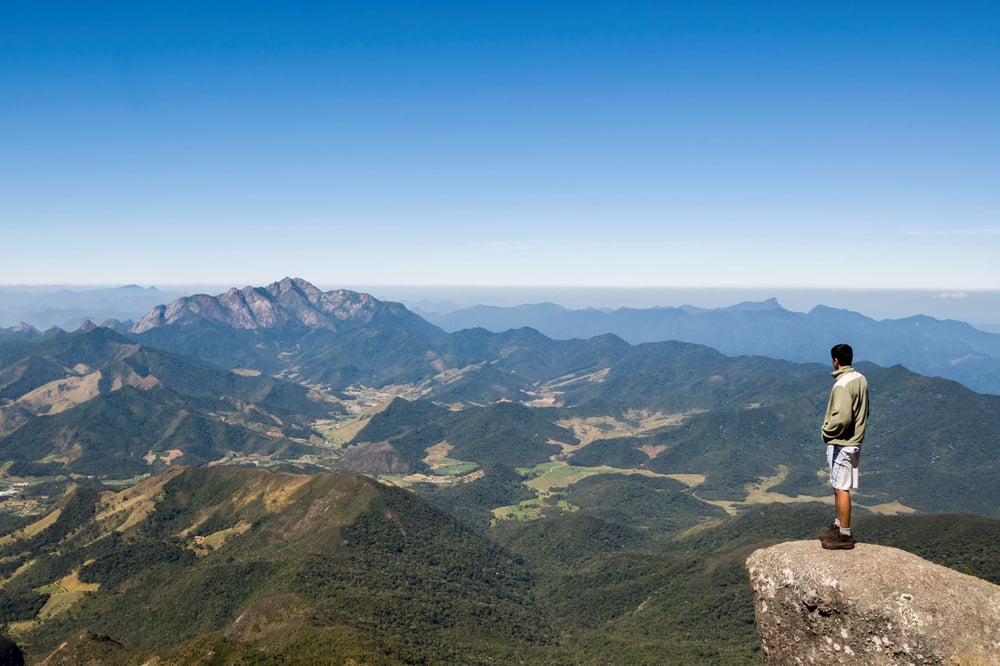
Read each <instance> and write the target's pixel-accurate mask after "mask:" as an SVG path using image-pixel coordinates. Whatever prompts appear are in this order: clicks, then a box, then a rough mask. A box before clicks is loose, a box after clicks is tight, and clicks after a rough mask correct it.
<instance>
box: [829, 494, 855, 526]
mask: <svg viewBox="0 0 1000 666" xmlns="http://www.w3.org/2000/svg"><path fill="white" fill-rule="evenodd" d="M833 503H834V505H835V506H836V508H837V521H838V522H839V523H840V528H841V529H843V530H850V529H851V491H850V490H837V489H836V488H834V490H833Z"/></svg>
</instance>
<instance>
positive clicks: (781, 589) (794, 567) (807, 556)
mask: <svg viewBox="0 0 1000 666" xmlns="http://www.w3.org/2000/svg"><path fill="white" fill-rule="evenodd" d="M746 564H747V571H748V573H749V575H750V585H751V587H752V588H753V596H754V611H755V615H756V618H757V629H758V631H759V632H760V638H761V642H762V644H763V649H764V655H765V661H766V663H768V664H844V663H856V664H874V665H883V664H956V665H959V664H961V665H968V666H981V665H984V664H1000V586H997V585H993V584H992V583H989V582H987V581H984V580H981V579H979V578H975V577H973V576H968V575H965V574H962V573H959V572H957V571H954V570H952V569H948V568H946V567H942V566H940V565H937V564H933V563H931V562H928V561H926V560H924V559H921V558H919V557H917V556H916V555H913V554H912V553H908V552H906V551H903V550H899V549H896V548H888V547H885V546H876V545H872V544H864V543H859V544H858V545H857V547H855V548H854V549H853V550H842V551H829V550H823V549H822V547H821V546H820V543H819V541H818V540H816V541H792V542H788V543H783V544H779V545H777V546H772V547H770V548H764V549H761V550H758V551H755V552H754V553H752V554H751V555H750V557H749V558H747V563H746Z"/></svg>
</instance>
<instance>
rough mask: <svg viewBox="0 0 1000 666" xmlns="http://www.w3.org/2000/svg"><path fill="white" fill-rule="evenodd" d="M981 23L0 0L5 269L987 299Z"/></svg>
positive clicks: (991, 167) (989, 8)
mask: <svg viewBox="0 0 1000 666" xmlns="http://www.w3.org/2000/svg"><path fill="white" fill-rule="evenodd" d="M997 34H1000V6H998V5H996V4H995V3H988V2H971V3H962V4H961V5H945V4H941V3H930V2H914V3H907V4H906V5H905V6H903V5H896V4H891V3H882V2H876V3H867V4H865V5H863V6H861V5H844V4H836V5H816V4H810V5H802V4H801V3H799V4H795V3H770V4H767V5H760V4H747V3H735V2H710V3H680V2H662V3H625V4H622V3H612V2H596V3H586V4H585V5H580V4H579V3H570V2H553V3H546V4H545V5H544V6H537V3H518V2H513V3H511V2H505V3H490V2H486V3H475V4H472V5H470V4H468V3H455V2H433V1H432V2H429V3H421V4H420V5H419V6H413V5H412V4H411V3H400V2H373V3H366V4H364V5H346V4H345V3H337V2H334V3H318V2H317V3H313V2H303V3H296V4H295V5H294V6H277V5H270V4H268V3H249V4H247V3H231V2H219V3H211V4H209V5H205V4H203V3H171V4H169V5H136V4H134V3H125V2H108V3H101V4H100V5H98V6H92V5H80V4H78V3H62V2H56V3H44V4H41V5H39V4H37V3H26V4H25V3H22V4H20V5H17V6H12V7H8V8H7V10H6V12H5V20H4V22H3V24H2V25H0V89H3V90H4V97H5V102H4V104H3V105H2V106H0V140H2V142H3V145H4V157H5V159H4V160H3V161H2V163H0V176H2V177H0V219H2V220H3V221H4V223H3V227H4V230H3V234H2V237H0V283H7V284H50V285H52V284H83V285H93V284H118V285H121V284H145V285H151V284H162V285H171V284H173V285H181V284H203V285H212V284H220V285H222V284H225V285H233V286H236V285H240V286H242V285H264V284H268V283H270V282H273V281H274V280H275V279H280V277H281V276H286V275H288V276H302V277H304V278H305V279H308V280H309V281H311V282H313V283H314V284H318V285H320V284H321V285H350V284H355V285H357V284H367V285H378V284H383V285H392V284H397V285H412V286H415V287H434V286H440V285H452V286H455V287H475V288H486V287H495V288H501V287H507V288H526V287H529V286H532V285H539V284H542V285H550V288H569V287H573V288H585V287H586V285H600V286H601V288H662V289H686V288H720V289H740V288H746V289H791V288H833V289H913V290H940V291H942V292H956V291H982V290H987V291H988V290H995V289H1000V270H997V268H996V257H997V256H1000V188H998V187H997V186H996V184H997V182H996V180H997V179H996V177H997V174H998V173H1000V131H998V129H1000V86H998V85H997V81H998V80H1000V43H998V42H997V40H996V35H997ZM739 285H747V286H746V287H741V286H739ZM754 285H772V286H771V287H758V286H754Z"/></svg>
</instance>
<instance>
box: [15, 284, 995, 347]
mask: <svg viewBox="0 0 1000 666" xmlns="http://www.w3.org/2000/svg"><path fill="white" fill-rule="evenodd" d="M281 277H283V276H275V277H274V279H273V280H270V281H267V282H264V283H260V284H252V285H250V286H254V287H263V286H265V285H266V284H268V283H269V282H272V281H275V280H278V279H280V278H281ZM301 277H304V278H306V279H307V280H308V279H309V276H307V275H305V276H301ZM245 286H247V285H246V284H240V283H233V284H228V285H221V284H216V285H209V284H189V285H183V284H171V285H158V286H157V287H149V288H144V289H142V288H139V287H135V286H129V287H96V286H81V285H77V286H71V285H46V286H25V285H16V286H11V285H6V286H5V285H0V326H13V325H15V324H19V323H21V322H25V323H28V324H31V325H32V326H35V327H36V328H39V329H42V330H44V329H46V328H48V327H50V326H59V327H60V328H63V329H66V330H72V329H75V328H76V327H78V326H79V325H80V323H82V321H84V320H85V319H91V320H92V321H94V322H95V323H101V322H102V321H104V320H106V319H120V320H126V319H138V318H139V317H141V316H142V315H144V314H146V313H147V312H148V311H149V310H150V309H151V308H152V307H154V306H156V305H161V304H165V303H168V302H171V301H173V300H175V299H176V298H178V297H180V296H189V295H192V294H196V293H204V294H210V295H217V294H221V293H224V292H225V291H227V290H229V289H230V288H233V287H236V288H242V287H245ZM316 286H318V287H319V288H321V289H323V290H324V291H329V290H334V289H350V290H353V291H359V292H364V293H368V294H371V295H372V296H374V297H375V298H377V299H379V300H382V301H397V302H400V303H403V304H404V305H406V306H407V307H408V308H410V309H411V310H414V311H416V312H417V313H418V314H419V313H420V312H434V313H440V314H447V313H450V312H452V311H454V310H458V309H462V308H466V307H470V306H473V305H493V306H500V307H511V306H516V305H526V304H535V303H546V302H550V303H556V304H558V305H561V306H563V307H565V308H568V309H584V308H598V309H603V310H615V309H618V308H623V307H628V308H652V307H679V306H682V305H691V306H695V307H699V308H723V307H728V306H730V305H735V304H737V303H741V302H745V301H764V300H767V299H769V298H777V299H778V302H779V303H780V304H781V305H782V307H784V308H785V309H786V310H792V311H795V312H808V311H809V310H811V309H812V308H814V307H816V306H817V305H826V306H829V307H832V308H839V309H844V310H851V311H853V312H857V313H860V314H863V315H865V316H867V317H871V318H872V319H902V318H904V317H910V316H913V315H918V314H922V315H927V316H929V317H933V318H935V319H955V320H958V321H964V322H967V323H969V324H971V325H973V326H975V327H976V328H979V329H981V330H984V331H990V332H994V333H1000V291H941V290H935V291H931V290H918V289H911V290H893V289H789V288H780V287H775V288H765V287H757V288H750V287H747V288H743V289H737V288H708V287H674V288H669V287H648V288H629V287H545V286H536V287H468V286H464V287H460V286H403V285H373V284H367V285H366V284H324V283H319V282H317V283H316Z"/></svg>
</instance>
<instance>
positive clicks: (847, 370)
mask: <svg viewBox="0 0 1000 666" xmlns="http://www.w3.org/2000/svg"><path fill="white" fill-rule="evenodd" d="M832 374H833V376H834V378H835V379H836V380H837V381H836V382H835V383H834V385H833V388H832V389H831V390H830V402H829V403H828V404H827V407H826V418H825V419H824V420H823V428H822V433H823V441H824V442H826V443H827V444H834V445H836V446H860V445H861V442H863V441H864V439H865V426H866V425H867V424H868V380H867V379H865V376H864V375H862V374H861V373H860V372H858V371H857V370H855V369H854V368H852V367H851V366H849V365H845V366H844V367H842V368H840V369H839V370H836V371H834V372H833V373H832Z"/></svg>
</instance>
